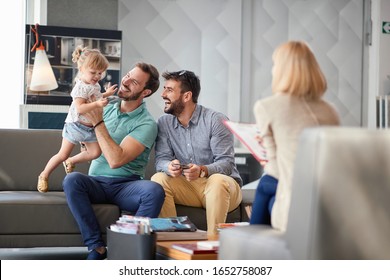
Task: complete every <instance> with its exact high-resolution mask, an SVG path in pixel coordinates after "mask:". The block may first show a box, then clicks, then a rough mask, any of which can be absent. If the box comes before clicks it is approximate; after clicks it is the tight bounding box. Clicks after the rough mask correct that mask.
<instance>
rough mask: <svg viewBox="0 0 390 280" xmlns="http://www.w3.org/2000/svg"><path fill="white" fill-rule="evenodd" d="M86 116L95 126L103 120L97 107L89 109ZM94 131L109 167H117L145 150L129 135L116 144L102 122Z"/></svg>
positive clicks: (100, 110) (101, 111)
mask: <svg viewBox="0 0 390 280" xmlns="http://www.w3.org/2000/svg"><path fill="white" fill-rule="evenodd" d="M86 117H87V118H88V119H89V120H90V121H91V122H92V124H93V125H94V126H95V125H96V124H97V123H99V122H100V121H101V120H103V109H102V108H97V109H95V110H91V111H90V112H88V113H87V114H86ZM95 133H96V138H97V140H98V142H99V145H100V148H101V150H102V153H103V155H104V157H105V158H106V160H107V162H108V164H109V166H110V168H118V167H120V166H122V165H123V164H125V163H128V162H130V161H132V160H134V159H135V158H137V157H138V156H139V155H140V154H141V153H142V152H143V151H144V150H145V146H144V145H143V144H141V143H140V142H138V141H137V140H135V139H134V138H132V137H131V136H126V137H125V138H124V139H123V140H122V142H121V143H120V144H119V145H118V144H117V143H116V142H115V141H114V140H113V139H112V138H111V136H110V134H109V133H108V130H107V128H106V126H105V124H104V122H102V123H101V124H99V125H97V126H96V127H95Z"/></svg>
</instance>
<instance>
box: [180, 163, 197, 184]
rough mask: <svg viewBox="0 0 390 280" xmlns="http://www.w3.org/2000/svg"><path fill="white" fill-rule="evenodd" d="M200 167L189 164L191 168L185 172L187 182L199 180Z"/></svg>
mask: <svg viewBox="0 0 390 280" xmlns="http://www.w3.org/2000/svg"><path fill="white" fill-rule="evenodd" d="M200 171H201V170H200V166H199V165H196V164H191V163H190V164H189V168H187V169H184V170H183V175H184V177H186V179H187V181H194V180H196V179H198V178H199V175H200Z"/></svg>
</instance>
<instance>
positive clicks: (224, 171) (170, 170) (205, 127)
mask: <svg viewBox="0 0 390 280" xmlns="http://www.w3.org/2000/svg"><path fill="white" fill-rule="evenodd" d="M162 76H163V77H164V78H165V86H164V90H163V92H162V94H161V96H162V98H163V100H164V102H165V107H164V112H165V113H166V114H164V115H163V116H161V117H160V118H159V119H158V121H157V124H158V136H157V140H156V148H155V149H156V170H157V171H158V172H157V173H156V174H155V175H154V176H153V177H152V178H151V180H152V181H155V182H157V183H159V184H160V185H162V186H163V188H164V190H165V201H164V204H163V207H162V209H161V212H160V217H172V216H177V213H176V208H175V203H177V204H181V205H187V206H192V207H202V208H205V209H206V216H207V233H208V234H210V235H213V234H216V233H217V225H218V223H224V222H225V221H226V217H227V213H228V212H230V211H232V210H234V209H235V208H237V207H238V206H239V204H240V202H241V200H242V195H241V186H242V179H241V177H240V175H239V173H238V170H237V167H236V165H235V162H234V136H233V135H232V133H231V132H230V131H229V130H228V129H227V127H226V126H225V125H224V124H223V121H224V120H226V119H227V117H226V116H225V115H223V114H222V113H220V112H216V111H213V110H211V109H209V108H206V107H203V106H202V105H199V104H198V96H199V93H200V81H199V78H198V77H197V76H196V75H195V74H194V73H193V72H191V71H186V70H183V71H178V72H165V73H163V75H162Z"/></svg>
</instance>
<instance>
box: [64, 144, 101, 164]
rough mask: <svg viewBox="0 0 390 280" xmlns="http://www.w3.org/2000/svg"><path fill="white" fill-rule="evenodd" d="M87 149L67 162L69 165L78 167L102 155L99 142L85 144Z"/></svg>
mask: <svg viewBox="0 0 390 280" xmlns="http://www.w3.org/2000/svg"><path fill="white" fill-rule="evenodd" d="M84 145H85V147H86V148H85V149H84V150H82V151H81V152H80V153H78V154H77V155H75V156H73V157H70V158H68V159H67V160H66V163H67V164H71V165H73V166H74V165H76V164H77V163H81V162H87V161H90V160H93V159H95V158H97V157H99V156H100V154H101V153H102V151H101V149H100V146H99V143H98V142H84Z"/></svg>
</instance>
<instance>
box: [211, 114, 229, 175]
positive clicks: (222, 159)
mask: <svg viewBox="0 0 390 280" xmlns="http://www.w3.org/2000/svg"><path fill="white" fill-rule="evenodd" d="M225 119H227V118H226V117H225V116H223V115H222V114H219V115H218V117H216V118H213V123H212V133H211V139H210V147H211V150H212V153H213V157H214V162H213V163H212V164H209V165H207V166H206V167H207V170H208V175H211V174H214V173H220V174H225V175H230V174H231V173H232V171H233V169H234V166H235V162H234V136H233V134H232V133H231V132H230V130H229V129H228V128H227V127H226V126H225V125H224V124H223V121H224V120H225Z"/></svg>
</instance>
